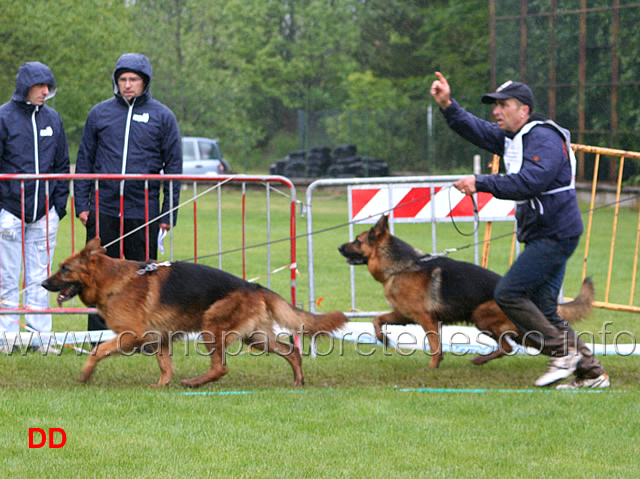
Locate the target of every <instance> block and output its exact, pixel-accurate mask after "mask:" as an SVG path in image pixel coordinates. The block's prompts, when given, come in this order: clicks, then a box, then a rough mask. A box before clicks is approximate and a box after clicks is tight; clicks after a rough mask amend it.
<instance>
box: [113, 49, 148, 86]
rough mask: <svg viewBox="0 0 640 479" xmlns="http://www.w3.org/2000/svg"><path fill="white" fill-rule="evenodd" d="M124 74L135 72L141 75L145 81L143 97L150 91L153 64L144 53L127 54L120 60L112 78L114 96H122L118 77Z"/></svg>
mask: <svg viewBox="0 0 640 479" xmlns="http://www.w3.org/2000/svg"><path fill="white" fill-rule="evenodd" d="M124 72H133V73H135V74H137V75H140V76H141V77H142V78H143V79H144V81H145V88H144V92H143V95H144V94H145V93H147V92H148V91H149V85H150V84H151V77H152V71H151V62H150V61H149V59H148V58H147V57H145V56H144V55H143V54H142V53H125V54H124V55H122V56H121V57H120V58H118V61H117V62H116V67H115V68H114V69H113V75H112V78H111V79H112V81H113V94H114V95H116V96H118V95H120V90H119V89H118V77H119V76H120V75H121V74H122V73H124Z"/></svg>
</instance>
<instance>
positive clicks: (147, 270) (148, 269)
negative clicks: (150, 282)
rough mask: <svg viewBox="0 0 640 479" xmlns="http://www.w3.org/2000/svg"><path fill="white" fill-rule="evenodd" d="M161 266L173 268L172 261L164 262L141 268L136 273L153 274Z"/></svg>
mask: <svg viewBox="0 0 640 479" xmlns="http://www.w3.org/2000/svg"><path fill="white" fill-rule="evenodd" d="M161 266H171V261H164V262H163V263H149V264H146V265H145V266H144V268H140V269H139V270H138V271H136V273H138V274H139V275H143V274H147V273H153V272H154V271H155V270H157V269H158V268H159V267H161Z"/></svg>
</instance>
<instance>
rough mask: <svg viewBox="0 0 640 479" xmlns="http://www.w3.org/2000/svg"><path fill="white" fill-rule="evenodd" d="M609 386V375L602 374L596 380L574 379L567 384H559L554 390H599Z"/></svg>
mask: <svg viewBox="0 0 640 479" xmlns="http://www.w3.org/2000/svg"><path fill="white" fill-rule="evenodd" d="M609 386H611V381H610V380H609V375H608V374H607V373H602V374H601V375H600V376H598V377H597V378H575V379H574V380H573V381H571V382H570V383H569V384H560V385H559V386H556V389H565V390H567V389H582V388H584V389H600V388H608V387H609Z"/></svg>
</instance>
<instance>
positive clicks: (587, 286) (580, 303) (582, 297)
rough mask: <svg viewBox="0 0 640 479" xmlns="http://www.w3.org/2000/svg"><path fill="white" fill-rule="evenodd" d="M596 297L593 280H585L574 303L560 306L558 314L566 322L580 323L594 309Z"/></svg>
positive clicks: (570, 302)
mask: <svg viewBox="0 0 640 479" xmlns="http://www.w3.org/2000/svg"><path fill="white" fill-rule="evenodd" d="M595 296H596V293H595V288H594V286H593V281H592V280H591V278H585V280H584V281H583V282H582V287H581V288H580V294H579V295H578V297H577V298H575V299H574V300H573V301H569V302H568V303H562V304H559V305H558V314H559V315H560V316H561V317H562V319H565V320H566V321H578V320H580V319H584V318H586V317H587V316H588V315H589V313H591V310H592V309H593V300H594V298H595Z"/></svg>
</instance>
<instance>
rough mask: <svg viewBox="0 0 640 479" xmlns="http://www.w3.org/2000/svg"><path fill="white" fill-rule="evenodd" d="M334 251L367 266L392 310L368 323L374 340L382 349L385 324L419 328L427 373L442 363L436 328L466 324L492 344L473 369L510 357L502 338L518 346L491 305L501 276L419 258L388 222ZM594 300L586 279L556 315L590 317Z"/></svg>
mask: <svg viewBox="0 0 640 479" xmlns="http://www.w3.org/2000/svg"><path fill="white" fill-rule="evenodd" d="M338 250H339V251H340V253H341V254H342V255H343V256H344V257H345V258H347V263H348V264H353V265H361V264H366V265H367V267H368V268H369V272H370V273H371V275H372V276H373V277H374V278H375V279H376V280H377V281H379V282H380V283H382V284H383V286H384V295H385V297H386V299H387V301H388V302H389V303H390V304H391V306H392V308H393V310H392V311H391V312H389V313H384V314H381V315H379V316H377V317H376V318H375V319H374V320H373V324H374V327H375V331H376V336H377V338H378V339H379V340H380V341H382V342H383V343H385V344H386V343H387V338H386V336H385V335H384V332H383V329H382V326H383V325H384V324H401V325H402V324H411V323H415V324H419V325H420V326H422V328H423V329H424V330H425V332H426V333H427V337H428V340H429V348H430V350H431V354H432V357H431V361H430V362H429V367H430V368H437V367H438V365H439V363H440V361H441V360H442V350H441V345H440V336H439V323H441V324H447V323H449V324H451V323H470V324H473V325H475V326H476V327H477V328H478V329H479V330H480V331H481V332H484V333H487V334H488V335H489V336H491V337H492V338H493V339H494V340H496V341H497V343H498V349H497V350H496V351H493V352H492V353H490V354H488V355H480V356H476V357H475V358H474V359H473V363H474V364H478V365H479V364H484V363H486V362H487V361H490V360H491V359H496V358H499V357H502V356H504V355H505V354H508V353H510V352H511V351H512V347H511V345H510V344H509V342H508V341H507V338H511V339H512V340H514V341H515V342H516V343H518V344H522V339H523V334H522V333H521V331H519V330H518V328H516V326H515V325H514V324H513V323H512V322H511V321H510V320H509V318H507V316H506V315H505V314H504V313H503V312H502V310H501V309H500V308H499V307H498V305H497V304H496V302H495V301H494V299H493V291H494V289H495V287H496V284H497V283H498V281H499V280H500V275H498V274H497V273H494V272H493V271H490V270H488V269H486V268H483V267H481V266H477V265H475V264H473V263H466V262H463V261H456V260H453V259H451V258H446V257H442V256H429V255H424V254H423V253H422V252H421V251H419V250H418V249H416V248H414V247H413V246H411V245H409V244H407V243H406V242H404V241H402V240H401V239H399V238H397V237H395V236H393V235H392V234H391V232H390V231H389V223H388V218H387V216H382V217H381V218H380V220H378V222H377V223H376V225H375V226H374V227H373V228H371V229H369V230H368V231H364V232H363V233H361V234H360V235H358V237H357V238H356V239H355V240H354V241H352V242H350V243H345V244H343V245H342V246H340V247H339V248H338ZM593 298H594V288H593V283H592V281H591V280H590V279H589V278H587V279H585V281H584V282H583V284H582V288H581V291H580V294H579V296H578V297H577V298H576V299H574V300H573V301H571V302H569V303H563V304H561V305H560V306H559V308H558V313H559V314H560V316H561V317H562V318H564V319H565V320H567V321H575V320H578V319H582V318H584V317H585V316H586V315H587V314H589V312H590V311H591V309H592V302H593Z"/></svg>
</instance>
